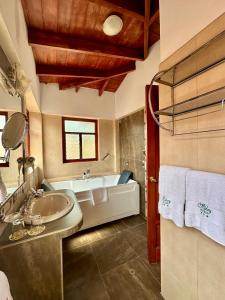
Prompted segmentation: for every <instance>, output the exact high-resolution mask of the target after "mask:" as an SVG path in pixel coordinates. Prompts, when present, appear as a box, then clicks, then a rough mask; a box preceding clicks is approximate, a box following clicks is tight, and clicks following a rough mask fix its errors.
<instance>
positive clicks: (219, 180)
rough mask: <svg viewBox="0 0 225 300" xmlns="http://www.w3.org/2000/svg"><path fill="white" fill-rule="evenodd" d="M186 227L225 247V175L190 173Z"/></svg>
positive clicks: (188, 176) (188, 178)
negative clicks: (198, 231)
mask: <svg viewBox="0 0 225 300" xmlns="http://www.w3.org/2000/svg"><path fill="white" fill-rule="evenodd" d="M185 225H186V226H189V227H194V228H196V229H198V230H200V231H201V232H202V233H204V234H205V235H207V236H208V237H210V238H211V239H213V240H214V241H216V242H218V243H220V244H222V245H224V246H225V175H222V174H215V173H209V172H202V171H190V172H188V175H187V196H186V208H185Z"/></svg>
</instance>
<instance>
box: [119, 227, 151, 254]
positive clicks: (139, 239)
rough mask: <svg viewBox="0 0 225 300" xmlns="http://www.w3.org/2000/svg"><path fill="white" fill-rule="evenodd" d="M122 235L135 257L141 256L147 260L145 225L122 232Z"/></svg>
mask: <svg viewBox="0 0 225 300" xmlns="http://www.w3.org/2000/svg"><path fill="white" fill-rule="evenodd" d="M123 235H124V238H125V239H126V240H127V241H128V243H129V245H130V246H131V247H132V248H133V249H134V250H135V252H136V253H137V255H142V256H145V257H146V258H147V229H146V223H144V224H141V225H138V226H135V227H130V228H129V229H127V230H124V231H123Z"/></svg>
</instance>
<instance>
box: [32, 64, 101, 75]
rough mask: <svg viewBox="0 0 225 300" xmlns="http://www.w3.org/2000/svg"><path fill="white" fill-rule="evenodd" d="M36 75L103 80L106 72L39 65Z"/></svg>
mask: <svg viewBox="0 0 225 300" xmlns="http://www.w3.org/2000/svg"><path fill="white" fill-rule="evenodd" d="M36 73H37V75H41V76H54V77H63V78H65V77H68V78H102V77H105V74H106V73H105V71H103V70H95V69H86V68H71V67H69V68H68V67H64V66H58V65H45V64H37V65H36Z"/></svg>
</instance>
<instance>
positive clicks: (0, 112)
mask: <svg viewBox="0 0 225 300" xmlns="http://www.w3.org/2000/svg"><path fill="white" fill-rule="evenodd" d="M0 115H1V116H5V117H6V118H5V119H6V122H7V120H8V112H6V111H0ZM2 131H3V130H2V129H0V132H2ZM7 167H9V162H5V163H4V162H1V161H0V168H7Z"/></svg>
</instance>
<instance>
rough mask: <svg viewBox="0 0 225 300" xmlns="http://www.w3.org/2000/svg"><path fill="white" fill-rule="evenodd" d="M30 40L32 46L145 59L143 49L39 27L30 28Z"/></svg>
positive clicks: (129, 58) (130, 58)
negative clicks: (94, 40) (49, 30)
mask: <svg viewBox="0 0 225 300" xmlns="http://www.w3.org/2000/svg"><path fill="white" fill-rule="evenodd" d="M28 42H29V44H30V45H31V46H37V47H49V48H53V49H59V50H64V51H70V52H76V53H86V54H92V55H93V54H94V55H100V56H105V57H111V58H112V57H113V58H122V59H127V60H143V59H144V58H143V54H142V51H141V50H139V49H133V48H128V47H123V46H117V45H109V44H107V43H104V42H103V43H100V42H93V41H90V40H88V39H87V40H85V39H81V38H80V37H76V36H71V35H67V34H61V33H54V32H48V31H45V30H39V29H33V28H29V29H28Z"/></svg>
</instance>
